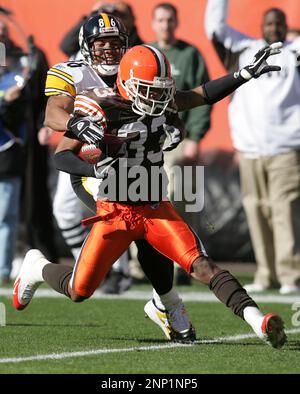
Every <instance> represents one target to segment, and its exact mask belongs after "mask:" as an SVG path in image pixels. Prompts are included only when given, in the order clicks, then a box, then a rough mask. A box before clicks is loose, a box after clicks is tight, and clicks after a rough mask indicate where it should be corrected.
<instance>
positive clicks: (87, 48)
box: [79, 13, 128, 76]
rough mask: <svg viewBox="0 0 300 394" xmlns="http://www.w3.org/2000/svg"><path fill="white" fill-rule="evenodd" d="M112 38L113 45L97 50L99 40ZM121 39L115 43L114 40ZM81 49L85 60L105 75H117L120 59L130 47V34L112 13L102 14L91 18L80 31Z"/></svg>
mask: <svg viewBox="0 0 300 394" xmlns="http://www.w3.org/2000/svg"><path fill="white" fill-rule="evenodd" d="M107 39H112V42H113V44H112V46H111V47H109V48H107V46H105V48H104V47H103V48H101V47H100V46H99V47H98V48H97V49H96V50H95V48H94V45H95V43H96V42H97V40H102V41H106V40H107ZM113 39H115V41H116V40H119V43H117V44H116V43H115V42H114V40H113ZM79 44H80V51H81V53H82V55H83V57H84V59H85V61H86V62H87V63H88V64H89V65H90V66H91V67H93V69H94V70H95V71H96V72H97V73H99V74H100V75H103V76H109V75H115V74H117V72H118V68H119V64H120V60H121V58H122V56H123V55H124V53H125V52H126V50H127V48H128V36H127V33H126V31H125V28H124V26H123V25H122V23H121V22H120V21H119V20H118V19H117V18H115V17H114V16H112V15H108V14H103V13H102V14H100V15H98V16H94V17H92V18H90V19H89V20H88V21H87V22H86V23H85V24H84V25H83V26H82V27H81V29H80V32H79Z"/></svg>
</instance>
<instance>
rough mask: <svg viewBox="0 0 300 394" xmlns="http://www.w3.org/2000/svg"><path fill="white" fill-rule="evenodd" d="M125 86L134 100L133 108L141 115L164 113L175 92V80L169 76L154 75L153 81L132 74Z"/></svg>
mask: <svg viewBox="0 0 300 394" xmlns="http://www.w3.org/2000/svg"><path fill="white" fill-rule="evenodd" d="M131 71H132V70H131ZM132 74H133V73H132V72H131V75H132ZM123 87H124V89H125V90H126V93H127V96H128V98H129V99H130V100H132V101H133V104H132V110H133V111H134V112H135V113H137V114H139V115H150V116H161V115H163V113H164V112H165V110H166V108H167V106H168V104H169V103H170V101H172V100H173V98H174V94H175V83H174V80H173V79H172V78H169V77H154V79H153V81H148V80H143V79H140V78H135V77H133V76H132V77H131V78H130V79H128V80H127V81H125V82H124V83H123Z"/></svg>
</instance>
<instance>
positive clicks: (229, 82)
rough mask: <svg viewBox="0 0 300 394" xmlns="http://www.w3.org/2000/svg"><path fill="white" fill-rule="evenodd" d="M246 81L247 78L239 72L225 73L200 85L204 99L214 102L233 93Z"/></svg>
mask: <svg viewBox="0 0 300 394" xmlns="http://www.w3.org/2000/svg"><path fill="white" fill-rule="evenodd" d="M246 82H247V80H246V79H244V78H243V77H241V76H240V74H239V73H234V74H229V75H225V76H224V77H221V78H218V79H214V80H213V81H209V82H207V83H205V84H204V85H203V86H202V88H203V94H204V100H205V102H207V103H208V104H214V103H216V102H217V101H220V100H222V99H223V98H224V97H226V96H228V95H229V94H231V93H233V92H234V91H235V90H236V89H237V88H238V87H240V86H242V85H243V84H244V83H246Z"/></svg>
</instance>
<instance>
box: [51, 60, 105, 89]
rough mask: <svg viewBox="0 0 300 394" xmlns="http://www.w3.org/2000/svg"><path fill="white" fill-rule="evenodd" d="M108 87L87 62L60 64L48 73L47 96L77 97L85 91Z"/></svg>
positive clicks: (76, 61)
mask: <svg viewBox="0 0 300 394" xmlns="http://www.w3.org/2000/svg"><path fill="white" fill-rule="evenodd" d="M96 87H98V88H99V87H100V88H101V87H108V85H107V84H106V83H105V82H104V81H103V79H102V78H101V77H100V76H99V75H98V74H97V73H96V71H95V70H94V69H93V68H92V67H91V66H90V65H89V64H88V63H86V62H85V61H83V60H75V61H68V62H65V63H58V64H56V65H55V66H53V67H51V68H50V69H49V71H48V73H47V79H46V87H45V94H46V96H54V95H55V96H56V95H60V94H63V95H67V96H70V97H75V96H76V94H78V93H81V92H82V91H84V90H91V89H94V88H96Z"/></svg>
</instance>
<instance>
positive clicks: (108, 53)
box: [89, 37, 127, 76]
mask: <svg viewBox="0 0 300 394" xmlns="http://www.w3.org/2000/svg"><path fill="white" fill-rule="evenodd" d="M107 38H118V39H119V45H118V46H116V45H112V46H111V47H110V48H101V47H98V48H97V49H95V48H94V45H95V42H97V38H96V39H95V40H94V41H93V42H92V43H90V45H89V58H90V65H91V66H92V67H93V69H94V70H95V71H96V72H97V73H99V74H100V75H104V76H106V75H115V74H117V72H118V68H119V64H120V61H121V58H122V56H123V55H124V53H125V52H126V49H127V47H126V45H125V43H124V42H123V41H122V39H121V38H119V37H107ZM99 40H103V41H104V40H106V38H104V37H101V38H99ZM96 45H97V44H96Z"/></svg>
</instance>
